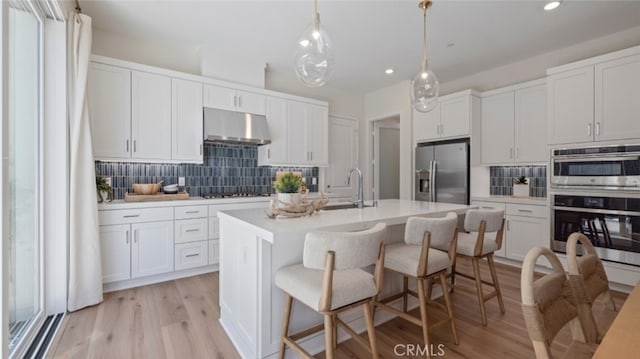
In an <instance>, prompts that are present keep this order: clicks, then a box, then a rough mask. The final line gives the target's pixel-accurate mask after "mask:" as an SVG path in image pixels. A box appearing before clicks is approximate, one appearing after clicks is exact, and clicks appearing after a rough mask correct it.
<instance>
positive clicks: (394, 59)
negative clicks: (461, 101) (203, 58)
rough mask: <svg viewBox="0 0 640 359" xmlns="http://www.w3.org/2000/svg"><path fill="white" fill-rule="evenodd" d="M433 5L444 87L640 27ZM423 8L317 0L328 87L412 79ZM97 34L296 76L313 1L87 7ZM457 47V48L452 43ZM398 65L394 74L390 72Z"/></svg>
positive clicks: (578, 15)
mask: <svg viewBox="0 0 640 359" xmlns="http://www.w3.org/2000/svg"><path fill="white" fill-rule="evenodd" d="M543 3H544V2H543V1H514V0H511V1H480V0H476V1H452V0H440V1H438V0H436V1H434V5H433V6H432V7H431V9H430V10H429V12H428V41H429V48H428V55H429V62H430V66H431V67H432V69H433V70H434V71H435V73H436V74H437V75H438V77H439V78H440V81H441V82H447V81H451V80H454V79H457V78H460V77H463V76H467V75H471V74H474V73H477V72H480V71H483V70H487V69H490V68H494V67H497V66H500V65H505V64H508V63H512V62H515V61H518V60H522V59H525V58H528V57H531V56H533V55H538V54H542V53H545V52H549V51H552V50H555V49H559V48H563V47H566V46H569V45H572V44H576V43H579V42H582V41H586V40H589V39H593V38H596V37H599V36H603V35H607V34H611V33H614V32H618V31H621V30H624V29H627V28H631V27H635V26H639V25H640V1H638V0H636V1H615V0H601V1H586V0H574V1H568V0H565V1H564V3H563V4H562V5H561V6H560V7H559V8H558V9H557V10H555V11H551V12H546V11H544V10H543V9H542V5H543ZM417 4H418V1H407V0H395V1H376V0H351V1H345V0H342V1H336V0H319V4H318V7H319V12H320V14H321V20H322V23H323V25H324V26H325V28H326V29H327V32H328V33H329V35H330V36H331V38H332V39H333V42H334V46H335V53H336V68H335V71H334V74H333V77H332V78H331V80H330V81H329V83H328V85H330V86H331V87H336V88H342V89H346V90H354V91H362V92H367V91H371V90H374V89H377V88H381V87H384V86H388V85H390V84H393V83H396V82H398V81H400V80H406V79H410V78H412V77H413V75H414V73H415V72H417V71H418V69H419V63H420V58H421V56H422V44H421V41H422V13H421V10H420V9H418V7H417ZM81 6H82V10H83V12H84V13H86V14H88V15H89V16H91V17H92V18H93V24H94V26H95V27H97V28H99V29H102V30H105V31H108V32H111V33H116V34H123V35H126V36H135V37H136V38H142V39H149V40H150V41H153V42H163V41H168V42H177V43H180V44H182V45H184V46H202V47H210V48H213V49H217V51H218V53H222V54H225V55H228V56H231V57H239V56H241V57H245V58H254V59H259V60H264V62H266V63H267V64H268V71H273V72H277V73H279V74H281V75H282V76H290V77H292V78H295V75H294V72H293V65H292V55H293V47H294V43H295V41H296V39H297V38H298V36H299V35H300V34H301V32H302V31H303V30H304V29H305V28H306V27H307V26H308V25H309V23H310V21H311V16H312V11H313V1H312V0H305V1H299V0H293V1H267V0H262V1H242V0H235V1H175V0H174V1H167V0H163V1H149V0H146V1H122V0H101V1H81ZM452 44H453V45H452ZM387 67H393V68H394V69H395V73H394V74H393V75H392V76H388V75H385V74H384V70H385V69H386V68H387Z"/></svg>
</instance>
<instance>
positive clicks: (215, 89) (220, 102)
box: [204, 85, 237, 111]
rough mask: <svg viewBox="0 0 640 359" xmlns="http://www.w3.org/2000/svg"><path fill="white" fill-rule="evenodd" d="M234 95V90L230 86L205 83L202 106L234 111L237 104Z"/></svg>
mask: <svg viewBox="0 0 640 359" xmlns="http://www.w3.org/2000/svg"><path fill="white" fill-rule="evenodd" d="M236 95H237V93H236V90H235V89H232V88H228V87H222V86H213V85H205V86H204V106H205V107H210V108H217V109H221V110H228V111H235V110H236V106H237V105H236V103H237V97H236Z"/></svg>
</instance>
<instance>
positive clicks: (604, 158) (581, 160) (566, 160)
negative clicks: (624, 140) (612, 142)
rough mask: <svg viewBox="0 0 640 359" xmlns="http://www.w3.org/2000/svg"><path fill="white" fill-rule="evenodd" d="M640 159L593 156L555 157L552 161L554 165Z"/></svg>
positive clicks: (634, 157)
mask: <svg viewBox="0 0 640 359" xmlns="http://www.w3.org/2000/svg"><path fill="white" fill-rule="evenodd" d="M638 158H640V156H620V157H602V158H600V157H597V156H593V157H591V158H584V157H580V158H566V157H563V158H558V157H555V158H554V159H553V162H554V163H564V162H613V161H633V160H637V159H638Z"/></svg>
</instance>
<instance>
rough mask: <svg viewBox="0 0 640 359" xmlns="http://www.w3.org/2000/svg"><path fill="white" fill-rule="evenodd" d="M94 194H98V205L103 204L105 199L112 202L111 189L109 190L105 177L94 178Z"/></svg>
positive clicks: (109, 186)
mask: <svg viewBox="0 0 640 359" xmlns="http://www.w3.org/2000/svg"><path fill="white" fill-rule="evenodd" d="M96 192H97V194H98V203H102V202H104V200H105V199H106V200H107V202H111V201H113V188H111V185H110V184H109V182H107V179H106V178H105V177H102V176H96Z"/></svg>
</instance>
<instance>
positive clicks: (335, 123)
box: [325, 116, 360, 200]
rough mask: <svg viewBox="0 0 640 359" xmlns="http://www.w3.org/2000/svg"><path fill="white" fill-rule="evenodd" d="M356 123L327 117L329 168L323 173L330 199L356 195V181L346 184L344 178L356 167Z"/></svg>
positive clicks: (350, 120) (353, 120)
mask: <svg viewBox="0 0 640 359" xmlns="http://www.w3.org/2000/svg"><path fill="white" fill-rule="evenodd" d="M358 133H359V130H358V121H357V120H355V119H346V118H339V117H333V116H331V117H329V141H330V142H331V146H330V147H329V167H327V169H326V171H325V184H326V186H327V187H326V192H327V193H331V198H332V199H335V198H336V197H338V196H339V197H342V198H344V199H345V200H348V199H349V198H351V197H352V196H353V195H354V193H356V190H355V188H356V186H357V182H356V181H351V182H349V183H347V181H346V177H347V174H348V173H349V170H351V169H352V168H354V167H358V146H359V143H360V142H359V140H358V138H359V135H358Z"/></svg>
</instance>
